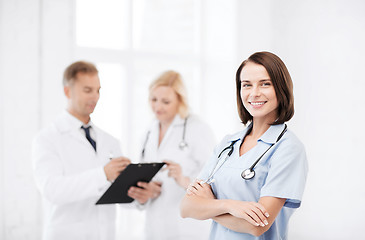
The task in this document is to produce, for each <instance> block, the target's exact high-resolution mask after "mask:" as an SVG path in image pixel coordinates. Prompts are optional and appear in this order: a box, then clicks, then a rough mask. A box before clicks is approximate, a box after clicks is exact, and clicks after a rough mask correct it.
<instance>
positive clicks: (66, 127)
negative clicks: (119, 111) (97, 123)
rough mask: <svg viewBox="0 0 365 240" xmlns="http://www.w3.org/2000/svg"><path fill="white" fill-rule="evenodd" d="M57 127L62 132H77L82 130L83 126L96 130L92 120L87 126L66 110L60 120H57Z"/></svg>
mask: <svg viewBox="0 0 365 240" xmlns="http://www.w3.org/2000/svg"><path fill="white" fill-rule="evenodd" d="M56 126H57V128H58V129H59V130H60V132H69V131H72V130H77V129H80V128H81V126H91V127H92V128H94V124H93V123H92V122H91V120H90V121H89V123H88V124H86V125H85V124H84V123H83V122H82V121H80V120H79V119H77V118H76V117H74V116H73V115H71V114H70V113H69V112H68V111H67V110H65V111H64V112H63V113H62V115H61V116H60V118H58V119H57V120H56Z"/></svg>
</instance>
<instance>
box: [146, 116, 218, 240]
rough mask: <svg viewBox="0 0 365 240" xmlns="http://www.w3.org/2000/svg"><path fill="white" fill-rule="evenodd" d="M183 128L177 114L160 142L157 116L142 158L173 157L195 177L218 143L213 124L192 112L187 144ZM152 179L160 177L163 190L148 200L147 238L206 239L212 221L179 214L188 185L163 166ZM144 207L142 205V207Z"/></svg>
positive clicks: (159, 158) (151, 159) (147, 159)
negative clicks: (208, 123) (178, 182)
mask: <svg viewBox="0 0 365 240" xmlns="http://www.w3.org/2000/svg"><path fill="white" fill-rule="evenodd" d="M183 131H184V119H182V118H181V117H180V116H179V115H176V116H175V118H174V120H173V122H172V123H171V125H170V127H169V129H168V130H167V132H166V134H165V136H164V138H163V140H162V142H161V144H160V146H158V141H159V140H158V139H159V122H158V121H157V120H156V121H155V122H154V123H153V124H152V126H151V128H150V134H149V136H148V139H147V142H146V146H145V157H144V158H143V159H142V161H143V162H162V161H164V160H170V161H173V162H176V163H178V164H180V165H181V167H182V173H183V175H184V176H189V177H190V179H191V180H194V179H195V178H196V176H197V175H198V174H199V172H200V170H201V169H202V167H203V166H204V164H205V162H206V161H207V160H209V159H210V157H211V155H212V154H213V150H214V146H215V144H216V141H215V137H214V134H213V132H212V130H211V129H210V127H209V126H208V125H207V124H205V123H203V122H202V121H201V120H199V119H198V117H197V116H194V115H193V116H190V117H189V118H188V120H187V124H186V135H185V141H186V142H187V144H188V147H187V148H186V149H184V150H181V149H180V148H179V144H180V143H181V141H182V136H183ZM153 181H161V182H162V187H161V194H160V196H159V197H157V198H156V199H154V200H152V201H149V202H148V203H146V206H145V208H146V231H145V239H146V240H147V239H148V240H171V239H174V240H204V239H208V236H209V230H210V224H211V221H209V220H206V221H199V220H195V219H188V218H185V219H183V218H182V217H181V216H180V202H181V200H182V198H183V197H184V195H185V189H183V188H182V187H181V186H179V185H178V184H177V183H176V182H175V180H174V179H173V178H171V177H168V171H166V170H165V171H164V170H163V169H162V170H160V171H159V172H158V173H157V175H156V176H155V177H154V179H153ZM142 208H143V207H142Z"/></svg>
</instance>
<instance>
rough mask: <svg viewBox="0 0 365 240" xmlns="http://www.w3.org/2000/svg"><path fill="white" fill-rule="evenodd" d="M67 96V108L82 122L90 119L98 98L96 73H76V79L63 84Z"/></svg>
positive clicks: (98, 89) (98, 87) (97, 77)
mask: <svg viewBox="0 0 365 240" xmlns="http://www.w3.org/2000/svg"><path fill="white" fill-rule="evenodd" d="M64 90H65V95H66V97H67V98H68V108H67V110H68V111H69V112H70V113H71V114H72V115H73V116H75V117H76V118H78V119H79V120H81V121H82V122H84V123H88V122H89V120H90V114H91V113H92V112H93V111H94V109H95V107H96V104H97V102H98V100H99V96H100V95H99V91H100V81H99V76H98V75H97V74H88V73H78V74H77V75H76V79H75V80H74V81H73V82H72V83H70V85H69V86H65V89H64Z"/></svg>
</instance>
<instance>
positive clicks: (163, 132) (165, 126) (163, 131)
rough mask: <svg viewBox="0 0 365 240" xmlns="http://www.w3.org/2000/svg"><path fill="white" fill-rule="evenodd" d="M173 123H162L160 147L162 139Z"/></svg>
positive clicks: (159, 139)
mask: <svg viewBox="0 0 365 240" xmlns="http://www.w3.org/2000/svg"><path fill="white" fill-rule="evenodd" d="M171 123H172V121H169V122H160V124H159V125H160V134H159V138H158V145H159V146H160V144H161V142H162V139H163V138H164V136H165V134H166V132H167V129H169V127H170V125H171Z"/></svg>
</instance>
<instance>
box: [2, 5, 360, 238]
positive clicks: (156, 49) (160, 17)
mask: <svg viewBox="0 0 365 240" xmlns="http://www.w3.org/2000/svg"><path fill="white" fill-rule="evenodd" d="M364 13H365V2H364V1H362V0H320V1H318V0H308V1H299V0H260V1H249V0H225V1H218V0H209V1H208V0H0V160H1V161H0V239H4V240H5V239H6V240H12V239H16V240H18V239H27V240H33V239H34V240H38V239H40V238H41V226H42V205H41V198H40V195H39V193H38V191H37V189H36V187H35V183H34V180H33V175H32V168H31V159H30V155H31V154H30V153H31V141H32V138H33V137H34V135H35V134H36V133H37V132H38V131H39V130H40V129H41V128H43V127H44V126H46V125H48V124H49V123H50V122H51V121H52V120H53V119H55V118H56V116H57V115H58V114H59V113H60V112H61V111H62V110H63V109H65V106H66V100H65V97H64V95H63V88H62V74H63V71H64V69H65V68H66V67H67V66H68V65H69V64H70V63H71V62H73V61H76V60H88V61H92V62H94V63H95V64H96V65H97V67H98V68H99V71H100V77H101V85H102V89H101V98H100V101H99V104H98V106H97V108H96V110H95V113H94V114H93V115H92V119H93V121H94V122H95V123H96V124H97V125H99V126H100V127H101V128H103V129H105V130H106V131H108V132H109V133H111V134H112V135H114V136H115V137H117V138H118V139H119V140H120V141H121V144H122V149H123V152H124V153H125V155H126V156H129V157H131V159H132V161H138V160H139V155H140V148H141V144H142V142H143V140H144V138H145V136H144V133H145V131H146V128H147V127H148V126H149V124H150V122H151V120H152V118H153V115H152V113H151V111H150V109H149V106H148V85H149V83H150V82H151V81H152V80H154V79H155V78H156V77H157V76H158V75H159V74H160V73H161V72H162V71H165V70H169V69H173V70H176V71H179V72H180V73H181V74H182V76H183V77H184V81H185V83H186V85H187V88H188V94H189V103H190V106H191V108H192V112H193V113H196V114H198V115H200V116H201V117H202V118H203V119H204V120H205V121H206V122H208V123H209V124H210V126H211V127H212V128H213V129H214V132H215V134H216V137H217V139H218V140H219V139H221V138H222V137H223V136H224V135H226V134H228V133H233V132H235V131H237V130H240V129H242V126H241V124H240V123H239V118H238V115H237V111H236V103H235V101H236V99H235V85H234V81H235V72H236V69H237V67H238V66H239V64H240V63H241V62H242V61H243V60H244V59H246V58H247V57H248V56H249V55H251V54H252V53H254V52H256V51H263V50H265V51H271V52H274V53H275V54H277V55H278V56H279V57H281V58H282V59H283V61H284V62H285V63H286V65H287V67H288V69H289V72H290V73H291V76H292V79H293V81H294V96H295V110H296V113H295V115H294V118H293V119H292V120H291V121H290V122H289V127H290V128H291V130H293V131H294V132H295V133H296V134H297V136H298V137H299V138H300V139H301V140H302V141H303V143H304V144H305V146H306V150H307V155H308V161H309V167H310V170H309V176H308V181H307V186H306V190H305V193H304V198H303V202H302V207H301V208H299V209H298V210H297V212H296V213H295V214H294V215H293V217H292V219H291V222H290V227H289V239H295V240H307V239H313V240H317V239H318V240H326V239H330V240H336V239H341V240H342V239H365V232H364V231H363V230H362V220H363V218H362V215H364V213H365V206H364V204H363V203H364V202H365V187H364V185H365V177H364V170H363V169H364V168H365V156H364V154H363V151H362V149H363V148H364V146H365V140H364V136H365V127H364V126H365V120H364V118H365V107H364V105H365V98H364V95H365V77H364V70H363V69H364V63H365V61H364V56H365V44H364V42H365V14H364ZM120 212H121V213H120V214H119V219H118V235H119V239H133V240H137V239H138V240H139V239H142V237H143V231H142V229H143V222H144V217H143V214H142V213H140V212H138V211H136V210H126V209H122V210H121V211H120Z"/></svg>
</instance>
